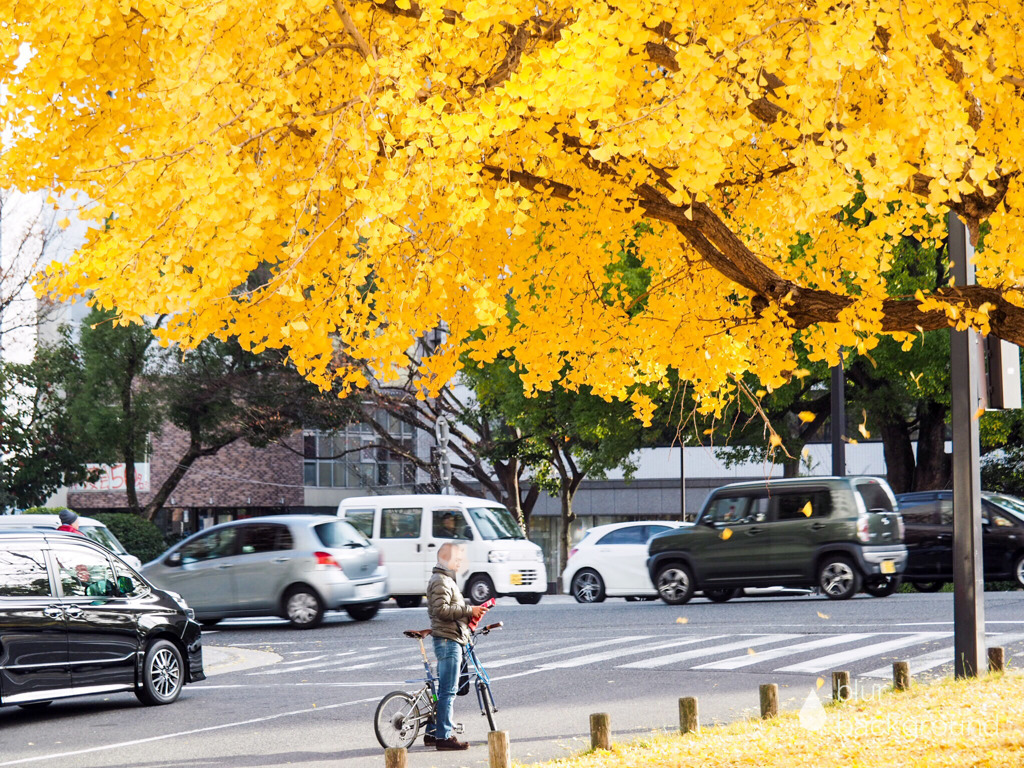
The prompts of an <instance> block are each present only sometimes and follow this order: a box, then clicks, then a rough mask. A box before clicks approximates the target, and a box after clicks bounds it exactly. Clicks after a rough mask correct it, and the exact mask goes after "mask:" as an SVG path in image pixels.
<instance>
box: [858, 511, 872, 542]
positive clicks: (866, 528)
mask: <svg viewBox="0 0 1024 768" xmlns="http://www.w3.org/2000/svg"><path fill="white" fill-rule="evenodd" d="M857 538H858V539H860V540H861V541H864V542H867V541H871V526H870V523H869V522H868V518H867V515H861V516H860V517H858V518H857Z"/></svg>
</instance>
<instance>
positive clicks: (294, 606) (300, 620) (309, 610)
mask: <svg viewBox="0 0 1024 768" xmlns="http://www.w3.org/2000/svg"><path fill="white" fill-rule="evenodd" d="M319 611H320V606H319V605H318V604H317V601H316V597H314V596H313V595H311V594H309V592H296V593H295V594H294V595H292V596H291V597H289V598H288V618H289V619H290V620H291V621H293V622H295V623H296V624H309V623H310V622H311V621H313V620H315V619H316V616H317V614H318V613H319Z"/></svg>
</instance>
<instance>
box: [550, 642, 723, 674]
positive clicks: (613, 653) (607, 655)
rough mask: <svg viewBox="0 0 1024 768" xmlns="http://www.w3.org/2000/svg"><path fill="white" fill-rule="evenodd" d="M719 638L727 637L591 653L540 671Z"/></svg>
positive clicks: (551, 664) (566, 667)
mask: <svg viewBox="0 0 1024 768" xmlns="http://www.w3.org/2000/svg"><path fill="white" fill-rule="evenodd" d="M720 637H727V635H711V636H704V637H691V638H688V639H686V640H673V641H671V642H668V643H655V644H654V645H639V646H635V647H633V648H616V649H614V650H611V651H605V652H603V653H592V654H590V655H589V656H577V657H576V658H573V659H565V660H564V661H553V662H550V663H547V664H541V669H570V668H572V667H582V666H585V665H587V664H596V663H597V662H601V661H608V659H619V658H622V657H623V656H635V655H636V654H638V653H650V652H651V651H660V650H662V649H664V648H678V647H679V646H681V645H693V644H694V643H702V642H704V641H705V640H717V639H718V638H720Z"/></svg>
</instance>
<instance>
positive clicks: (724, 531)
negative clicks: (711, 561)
mask: <svg viewBox="0 0 1024 768" xmlns="http://www.w3.org/2000/svg"><path fill="white" fill-rule="evenodd" d="M730 536H732V528H723V529H722V541H728V540H729V537H730Z"/></svg>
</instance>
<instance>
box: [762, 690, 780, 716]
mask: <svg viewBox="0 0 1024 768" xmlns="http://www.w3.org/2000/svg"><path fill="white" fill-rule="evenodd" d="M778 714H779V686H777V685H776V684H775V683H766V684H765V685H762V686H761V719H762V720H767V719H768V718H770V717H776V716H777V715H778Z"/></svg>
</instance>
